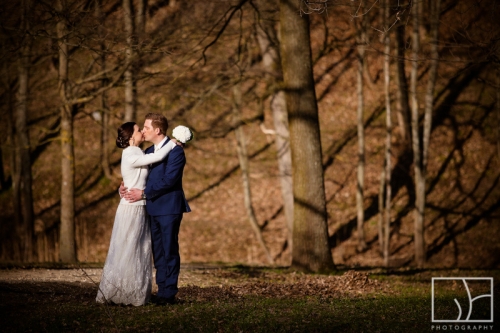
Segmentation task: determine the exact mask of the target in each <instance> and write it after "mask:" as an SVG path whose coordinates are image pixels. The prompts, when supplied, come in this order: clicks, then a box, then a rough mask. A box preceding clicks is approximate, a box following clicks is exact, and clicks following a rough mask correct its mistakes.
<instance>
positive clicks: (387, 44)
mask: <svg viewBox="0 0 500 333" xmlns="http://www.w3.org/2000/svg"><path fill="white" fill-rule="evenodd" d="M389 17H390V11H389V0H386V1H385V6H384V19H385V26H388V22H389ZM390 52H391V39H390V35H389V31H387V32H386V33H385V36H384V87H385V114H386V117H385V119H386V140H385V195H386V198H385V214H384V265H385V266H386V267H388V266H389V256H390V251H389V249H390V238H391V237H390V235H391V201H392V192H391V168H392V166H391V136H392V120H391V116H392V115H391V91H390V83H391V82H390V72H389V71H390V68H389V65H390V60H391V58H390V56H391V54H390Z"/></svg>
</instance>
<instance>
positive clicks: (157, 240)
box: [150, 214, 182, 298]
mask: <svg viewBox="0 0 500 333" xmlns="http://www.w3.org/2000/svg"><path fill="white" fill-rule="evenodd" d="M181 220H182V214H175V215H160V216H150V222H151V239H152V246H153V259H154V264H155V268H156V284H157V285H158V294H157V295H158V297H165V298H169V297H173V296H175V294H177V291H178V288H177V281H178V280H179V271H180V266H181V258H180V255H179V228H180V225H181Z"/></svg>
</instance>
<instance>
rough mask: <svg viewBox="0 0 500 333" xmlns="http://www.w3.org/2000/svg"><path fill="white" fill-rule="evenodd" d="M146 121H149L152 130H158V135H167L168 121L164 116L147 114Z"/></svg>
mask: <svg viewBox="0 0 500 333" xmlns="http://www.w3.org/2000/svg"><path fill="white" fill-rule="evenodd" d="M146 119H151V125H152V126H153V128H159V129H160V134H163V135H167V130H168V121H167V118H165V116H164V115H162V114H159V113H148V114H147V115H146Z"/></svg>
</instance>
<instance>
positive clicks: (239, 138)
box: [233, 83, 274, 264]
mask: <svg viewBox="0 0 500 333" xmlns="http://www.w3.org/2000/svg"><path fill="white" fill-rule="evenodd" d="M233 118H234V122H235V124H236V126H235V129H234V134H235V136H236V144H237V150H238V159H239V161H240V169H241V178H242V180H243V193H244V200H245V209H246V211H247V215H248V221H249V222H250V225H251V226H252V229H253V231H254V233H255V237H256V238H257V241H258V242H259V244H260V246H261V247H262V249H263V250H264V253H265V254H266V258H267V261H268V262H269V263H270V264H273V263H274V260H273V257H272V256H271V253H270V252H269V249H268V248H267V246H266V243H265V242H264V238H263V237H262V230H261V228H260V226H259V223H258V222H257V217H256V216H255V211H254V209H253V205H252V191H251V189H250V171H249V167H248V153H247V147H246V140H245V133H244V132H243V126H242V122H241V86H240V83H237V84H235V85H234V87H233Z"/></svg>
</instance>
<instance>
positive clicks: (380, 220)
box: [377, 158, 386, 257]
mask: <svg viewBox="0 0 500 333" xmlns="http://www.w3.org/2000/svg"><path fill="white" fill-rule="evenodd" d="M385 170H386V167H385V158H384V166H383V168H382V172H381V173H380V182H379V191H378V213H379V214H378V223H377V233H378V245H379V249H380V254H381V255H382V257H383V256H384V240H385V237H384V212H385V209H384V207H385Z"/></svg>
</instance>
